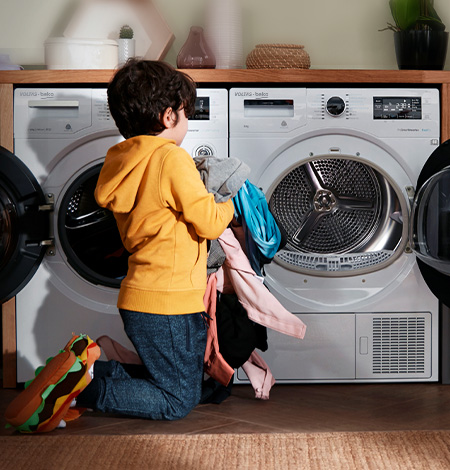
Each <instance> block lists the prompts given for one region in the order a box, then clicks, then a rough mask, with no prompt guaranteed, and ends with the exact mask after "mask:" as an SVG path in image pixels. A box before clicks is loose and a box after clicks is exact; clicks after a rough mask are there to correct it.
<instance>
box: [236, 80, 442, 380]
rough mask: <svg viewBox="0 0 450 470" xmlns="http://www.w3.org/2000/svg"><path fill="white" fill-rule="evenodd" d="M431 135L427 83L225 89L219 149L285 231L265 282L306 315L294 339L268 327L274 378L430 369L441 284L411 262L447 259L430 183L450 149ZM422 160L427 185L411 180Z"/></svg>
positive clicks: (385, 376)
mask: <svg viewBox="0 0 450 470" xmlns="http://www.w3.org/2000/svg"><path fill="white" fill-rule="evenodd" d="M259 100H261V101H263V102H264V104H262V105H261V106H260V107H259V106H258V105H256V104H255V102H257V101H259ZM279 103H284V108H285V109H284V113H283V114H281V113H280V111H279ZM287 103H292V104H289V109H290V110H291V111H292V112H290V113H288V112H287V109H286V108H287ZM249 106H250V107H251V108H252V109H253V108H257V109H258V110H259V109H261V110H263V111H258V112H249V110H248V108H249ZM438 144H439V93H438V90H436V89H401V88H397V89H340V88H335V89H320V88H283V89H281V88H276V89H274V88H266V89H261V88H255V89H253V88H248V89H244V88H240V89H231V90H230V155H239V156H240V158H242V159H243V160H244V161H245V162H246V163H247V164H248V165H249V166H250V168H251V170H252V173H251V175H250V180H251V181H252V182H253V183H254V184H256V185H257V186H259V187H261V188H262V189H263V190H264V192H265V194H266V197H267V200H268V203H269V207H270V209H271V212H272V213H273V215H274V217H275V219H276V220H277V222H278V225H279V227H280V230H281V231H282V233H283V234H284V239H285V240H286V244H285V245H284V246H283V247H282V249H281V250H280V251H279V252H278V253H277V255H276V256H275V258H274V261H273V262H272V263H271V264H270V265H267V266H266V267H265V282H266V285H267V286H268V288H269V289H270V290H271V291H272V293H273V294H274V295H275V296H276V297H277V298H278V299H279V300H280V301H281V302H282V303H283V304H284V306H285V307H286V308H287V309H288V310H290V311H291V312H293V313H294V314H298V315H300V317H301V318H302V320H303V321H304V322H305V323H306V324H307V326H308V330H307V334H306V337H305V339H304V340H302V341H301V342H299V341H293V340H292V339H291V338H286V337H285V336H282V335H279V334H276V333H273V332H270V331H269V350H268V351H267V352H266V353H264V355H263V357H264V358H265V359H266V361H267V362H268V364H269V366H270V367H271V370H272V372H273V373H274V376H275V378H276V379H277V380H278V381H285V382H309V381H311V382H316V381H317V382H327V381H332V382H339V381H359V382H364V381H414V380H415V381H419V380H420V381H433V380H434V381H436V380H438V372H439V371H438V334H437V332H438V322H439V312H438V300H437V298H436V297H435V296H434V295H433V294H432V292H431V290H430V287H431V289H432V290H433V292H435V293H436V294H438V295H439V297H440V298H441V299H443V300H445V295H446V294H445V292H443V291H442V289H441V291H440V292H438V289H436V288H435V286H433V285H431V286H430V287H428V286H427V282H426V280H427V275H424V271H425V269H426V268H423V267H422V266H421V262H418V261H417V257H421V258H422V259H423V261H424V262H425V263H427V265H429V264H430V263H431V264H433V263H434V265H436V264H439V265H440V266H441V272H442V271H443V272H445V269H446V268H443V266H448V264H449V257H448V255H443V254H442V253H443V251H444V252H445V250H448V246H449V245H448V243H445V242H443V240H445V238H443V237H442V234H443V233H446V232H447V231H448V228H447V227H448V224H446V223H445V221H446V220H447V219H446V216H447V213H448V211H447V210H446V207H448V201H447V198H446V197H445V196H439V189H441V192H442V189H443V188H444V187H445V185H446V183H448V181H450V179H449V178H450V176H449V175H450V169H449V168H447V169H445V167H448V166H449V165H450V152H449V151H448V147H447V146H445V145H443V146H440V147H438ZM432 153H433V156H434V157H433V156H432V157H430V154H432ZM431 160H433V161H434V162H435V163H436V161H439V165H438V166H436V165H431V164H430V163H429V161H431ZM427 167H428V170H426V168H427ZM422 171H425V172H427V173H428V177H432V178H440V182H435V183H433V184H432V187H433V188H434V190H432V191H431V192H432V193H433V195H430V191H427V190H426V189H422V190H419V188H420V186H422V184H423V183H424V181H423V182H421V183H420V184H418V179H419V175H420V174H421V172H422ZM439 171H441V174H440V177H439V176H438V175H436V176H435V177H434V174H435V173H438V172H439ZM433 181H434V179H433ZM429 184H431V183H429ZM425 188H426V186H425ZM415 192H417V193H418V197H417V198H416V199H415V201H416V202H415V203H414V204H413V207H415V206H416V205H417V209H416V208H415V209H413V212H411V204H412V201H413V200H414V195H415ZM425 193H426V196H425ZM420 194H424V196H422V197H420ZM439 197H440V198H441V199H440V200H439ZM426 200H427V201H429V202H425V201H426ZM421 201H422V202H421ZM418 207H420V209H418ZM431 207H432V208H433V210H432V211H430V208H431ZM446 211H447V212H446ZM439 227H440V229H439ZM439 230H440V235H438V233H439ZM416 239H417V241H416ZM419 239H420V240H421V241H418V240H419ZM430 254H432V255H433V256H430ZM427 265H426V266H427ZM447 274H448V273H447ZM443 275H444V276H445V275H446V274H443ZM424 277H425V279H424ZM446 281H447V282H448V278H446ZM430 284H432V283H430ZM447 295H448V294H447ZM449 301H450V299H449ZM244 377H245V376H244V375H243V374H241V373H238V380H244Z"/></svg>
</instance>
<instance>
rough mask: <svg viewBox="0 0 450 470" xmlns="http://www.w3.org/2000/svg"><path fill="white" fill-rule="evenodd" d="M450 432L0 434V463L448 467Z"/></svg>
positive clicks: (6, 469) (48, 469) (213, 469)
mask: <svg viewBox="0 0 450 470" xmlns="http://www.w3.org/2000/svg"><path fill="white" fill-rule="evenodd" d="M449 449H450V431H408V432H400V431H393V432H336V433H305V434H302V433H287V434H196V435H160V434H158V435H126V436H118V435H113V436H109V435H101V436H96V435H67V436H60V435H58V436H52V435H51V434H48V435H14V436H7V437H0V468H1V469H3V470H10V469H11V470H13V469H17V470H20V469H27V470H28V469H35V470H41V469H42V470H44V469H45V470H53V469H55V470H66V469H79V470H84V469H90V470H96V469H120V470H123V469H158V470H166V469H180V470H183V469H186V470H194V469H195V470H221V469H223V470H225V469H226V470H234V469H239V470H241V469H242V470H243V469H249V470H258V469H261V470H271V469H295V470H299V469H301V470H303V469H305V470H316V469H320V470H340V469H348V470H365V469H369V470H382V469H386V470H397V469H398V470H409V469H414V470H422V469H423V470H441V469H442V470H449V469H450V450H449Z"/></svg>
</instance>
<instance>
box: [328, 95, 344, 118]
mask: <svg viewBox="0 0 450 470" xmlns="http://www.w3.org/2000/svg"><path fill="white" fill-rule="evenodd" d="M344 111H345V101H344V100H343V99H342V98H341V97H340V96H333V97H331V98H330V99H329V100H328V101H327V112H328V114H329V115H330V116H333V117H338V116H340V115H341V114H342V113H343V112H344Z"/></svg>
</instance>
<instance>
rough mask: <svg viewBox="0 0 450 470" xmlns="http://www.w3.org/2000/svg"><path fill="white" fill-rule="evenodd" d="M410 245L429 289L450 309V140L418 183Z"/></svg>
mask: <svg viewBox="0 0 450 470" xmlns="http://www.w3.org/2000/svg"><path fill="white" fill-rule="evenodd" d="M410 243H411V248H412V250H413V251H414V253H415V254H416V255H417V258H418V264H419V268H420V271H421V273H422V275H423V277H424V279H425V282H426V283H427V284H428V287H429V288H430V290H431V291H432V292H433V293H434V295H435V296H436V297H437V298H438V299H439V300H440V301H441V302H442V303H443V304H444V305H446V306H447V307H450V140H448V141H446V142H444V143H443V144H442V145H440V146H439V147H438V148H437V149H436V150H435V151H434V152H433V153H432V154H431V156H430V158H429V159H428V161H427V162H426V163H425V165H424V167H423V169H422V172H421V173H420V175H419V178H418V180H417V188H416V195H415V198H414V202H413V206H412V211H411V226H410Z"/></svg>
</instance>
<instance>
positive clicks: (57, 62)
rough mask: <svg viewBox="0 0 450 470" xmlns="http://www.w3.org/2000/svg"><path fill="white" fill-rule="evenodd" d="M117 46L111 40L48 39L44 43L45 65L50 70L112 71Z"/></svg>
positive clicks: (116, 62) (114, 65)
mask: <svg viewBox="0 0 450 470" xmlns="http://www.w3.org/2000/svg"><path fill="white" fill-rule="evenodd" d="M118 47H119V46H118V44H117V41H114V40H112V39H75V38H49V39H47V41H45V44H44V48H45V65H46V66H47V68H48V69H50V70H66V69H114V68H116V67H117V64H118Z"/></svg>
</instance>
